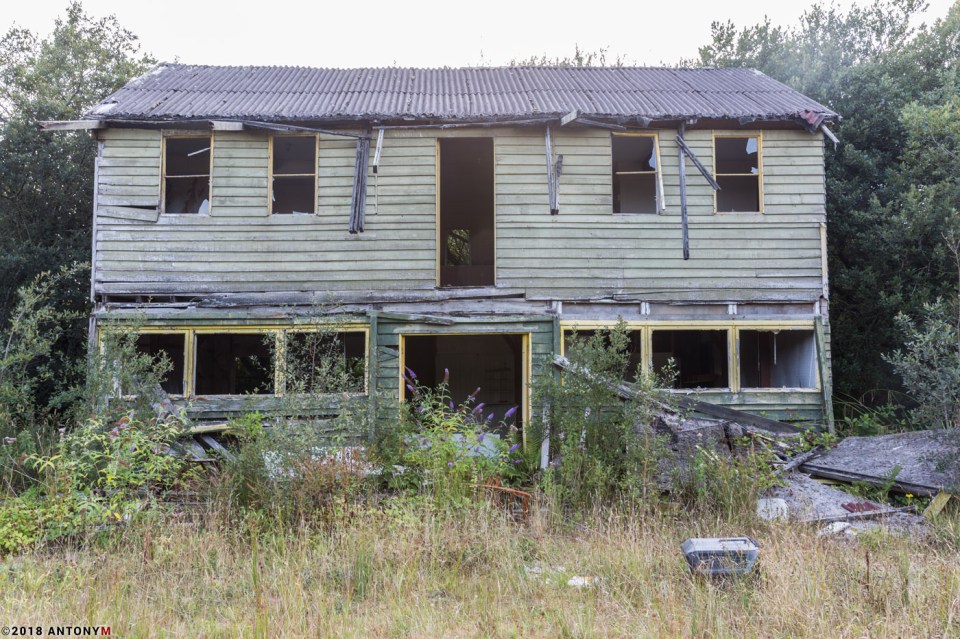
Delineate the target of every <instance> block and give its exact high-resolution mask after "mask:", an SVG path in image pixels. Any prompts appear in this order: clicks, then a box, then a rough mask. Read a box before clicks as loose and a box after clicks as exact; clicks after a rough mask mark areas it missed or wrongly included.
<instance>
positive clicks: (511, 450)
mask: <svg viewBox="0 0 960 639" xmlns="http://www.w3.org/2000/svg"><path fill="white" fill-rule="evenodd" d="M518 448H520V442H517V443H516V444H514V445H513V446H511V447H510V452H511V453H512V452H514V451H516V450H517V449H518Z"/></svg>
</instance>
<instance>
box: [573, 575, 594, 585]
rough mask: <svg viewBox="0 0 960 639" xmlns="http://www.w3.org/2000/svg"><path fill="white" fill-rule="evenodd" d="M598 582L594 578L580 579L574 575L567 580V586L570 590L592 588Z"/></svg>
mask: <svg viewBox="0 0 960 639" xmlns="http://www.w3.org/2000/svg"><path fill="white" fill-rule="evenodd" d="M597 581H599V580H598V579H597V578H596V577H581V576H580V575H574V576H573V577H570V579H568V580H567V585H568V586H570V587H571V588H592V587H593V586H595V585H597Z"/></svg>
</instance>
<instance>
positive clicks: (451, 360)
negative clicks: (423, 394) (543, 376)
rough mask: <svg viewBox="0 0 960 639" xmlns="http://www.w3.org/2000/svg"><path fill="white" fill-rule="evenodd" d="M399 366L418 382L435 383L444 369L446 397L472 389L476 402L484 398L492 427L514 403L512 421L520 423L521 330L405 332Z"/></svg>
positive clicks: (464, 394)
mask: <svg viewBox="0 0 960 639" xmlns="http://www.w3.org/2000/svg"><path fill="white" fill-rule="evenodd" d="M403 352H404V357H403V359H404V361H403V365H404V366H405V367H406V368H409V369H410V370H412V371H413V372H414V373H415V374H416V376H417V381H418V382H419V383H420V384H422V385H423V386H429V387H434V386H436V385H437V384H439V383H440V382H442V381H443V378H444V374H445V373H444V370H445V369H446V370H449V371H450V375H449V390H450V399H451V400H452V401H453V403H454V404H455V405H459V404H461V403H462V402H463V401H464V400H466V399H467V397H468V396H469V395H472V394H473V393H474V391H476V389H477V388H480V392H479V393H478V394H477V397H476V401H477V403H480V402H483V404H484V407H483V417H484V418H486V417H488V416H490V415H492V417H491V419H490V420H489V421H488V422H487V423H488V424H489V425H490V426H497V425H499V424H500V422H501V421H503V420H504V415H505V414H506V413H507V411H509V410H510V409H511V408H513V407H514V406H519V407H520V408H518V409H517V410H516V411H515V413H516V420H515V421H514V419H513V418H510V419H509V420H507V421H508V422H510V423H515V424H516V425H517V426H520V425H521V416H522V415H523V412H524V411H523V405H524V386H525V384H524V380H525V377H526V370H525V365H524V361H523V335H519V334H509V335H504V334H486V335H408V336H406V337H404V350H403Z"/></svg>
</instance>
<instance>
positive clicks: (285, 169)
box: [270, 135, 317, 213]
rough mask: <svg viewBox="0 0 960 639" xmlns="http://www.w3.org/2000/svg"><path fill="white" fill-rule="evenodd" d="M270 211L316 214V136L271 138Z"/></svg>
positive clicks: (276, 136) (280, 136) (279, 136)
mask: <svg viewBox="0 0 960 639" xmlns="http://www.w3.org/2000/svg"><path fill="white" fill-rule="evenodd" d="M270 143H271V157H272V160H271V163H270V170H271V175H270V212H271V213H314V212H315V211H316V208H317V207H316V203H317V136H315V135H275V136H273V137H271V138H270Z"/></svg>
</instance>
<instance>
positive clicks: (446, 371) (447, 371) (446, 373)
mask: <svg viewBox="0 0 960 639" xmlns="http://www.w3.org/2000/svg"><path fill="white" fill-rule="evenodd" d="M443 383H444V384H449V383H450V369H449V368H445V369H443Z"/></svg>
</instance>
